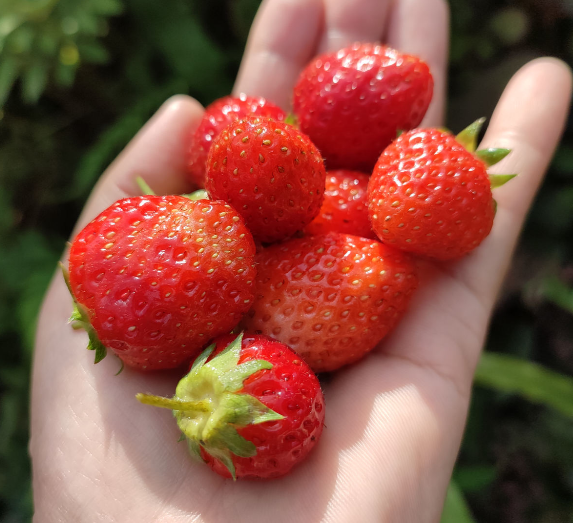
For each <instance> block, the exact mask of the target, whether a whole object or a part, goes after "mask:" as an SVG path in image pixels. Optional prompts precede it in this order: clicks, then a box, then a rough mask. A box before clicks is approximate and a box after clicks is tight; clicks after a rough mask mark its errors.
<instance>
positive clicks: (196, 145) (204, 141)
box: [187, 94, 286, 188]
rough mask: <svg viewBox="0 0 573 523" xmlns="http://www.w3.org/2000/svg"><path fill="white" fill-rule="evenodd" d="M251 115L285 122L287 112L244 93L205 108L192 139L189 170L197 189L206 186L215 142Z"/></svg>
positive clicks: (221, 99) (217, 101)
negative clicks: (212, 145)
mask: <svg viewBox="0 0 573 523" xmlns="http://www.w3.org/2000/svg"><path fill="white" fill-rule="evenodd" d="M249 114H256V115H259V116H268V117H270V118H273V119H275V120H284V119H285V117H286V113H285V112H284V111H283V110H282V109H281V108H280V107H277V106H276V105H274V104H272V103H271V102H268V101H267V100H265V99H264V98H261V97H259V98H255V97H252V96H246V95H245V94H241V95H239V96H225V97H224V98H220V99H219V100H215V101H214V102H213V103H212V104H211V105H209V106H207V107H206V108H205V113H203V118H202V119H201V121H200V122H199V126H198V127H197V130H196V131H195V132H194V133H193V136H192V137H191V146H190V149H189V159H188V163H187V171H188V173H189V178H190V179H191V181H192V182H193V183H194V184H195V185H196V186H198V187H201V188H202V187H204V186H205V163H206V162H207V155H208V154H209V149H210V148H211V144H212V143H213V140H214V139H215V138H217V136H219V134H220V133H221V131H222V130H223V129H224V128H225V127H227V125H229V124H230V123H232V122H233V121H235V120H238V119H240V118H243V117H245V116H248V115H249Z"/></svg>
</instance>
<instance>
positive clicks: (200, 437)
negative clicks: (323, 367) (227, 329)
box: [137, 334, 324, 479]
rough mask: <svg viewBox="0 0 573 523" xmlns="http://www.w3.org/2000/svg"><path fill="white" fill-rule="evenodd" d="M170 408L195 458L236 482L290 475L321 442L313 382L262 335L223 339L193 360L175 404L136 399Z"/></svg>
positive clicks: (319, 404)
mask: <svg viewBox="0 0 573 523" xmlns="http://www.w3.org/2000/svg"><path fill="white" fill-rule="evenodd" d="M137 398H138V399H139V401H141V402H142V403H146V404H148V405H154V406H157V407H164V408H169V409H172V410H173V414H174V415H175V418H176V419H177V424H178V425H179V428H180V429H181V432H182V433H183V435H184V436H185V437H186V438H187V442H188V445H189V449H190V451H191V453H192V455H194V456H196V457H198V458H200V459H202V460H204V461H205V462H206V463H207V464H208V465H209V466H210V467H211V468H212V469H213V470H214V471H215V472H217V473H218V474H220V475H221V476H225V477H227V478H230V477H233V479H237V478H239V479H271V478H276V477H279V476H283V475H285V474H287V473H288V472H289V471H290V470H291V468H292V467H293V466H294V465H296V464H297V463H300V462H301V461H303V460H304V459H305V458H306V456H307V455H308V453H309V452H310V451H311V450H312V448H313V447H314V446H315V445H316V443H317V442H318V439H319V438H320V435H321V433H322V428H323V425H324V398H323V396H322V391H321V390H320V384H319V383H318V379H317V378H316V376H315V375H314V374H313V372H312V371H311V370H310V369H309V367H308V365H306V363H304V361H302V360H301V359H300V357H299V356H298V355H297V354H295V353H294V352H293V351H292V350H290V349H289V348H288V347H287V346H285V345H283V344H282V343H279V342H277V341H274V340H271V339H269V338H267V337H265V336H252V335H249V334H247V335H245V336H244V337H242V335H239V337H237V338H235V339H234V336H223V337H220V338H219V339H217V340H216V341H215V343H213V345H211V346H210V347H209V348H208V349H207V350H206V351H205V352H204V353H203V354H201V356H199V357H198V358H197V360H196V361H195V363H194V364H193V366H192V367H191V370H190V372H189V374H187V375H186V376H185V377H184V378H183V379H182V380H181V381H180V382H179V384H178V385H177V390H176V392H175V396H174V397H173V398H162V397H158V396H152V395H149V394H138V395H137Z"/></svg>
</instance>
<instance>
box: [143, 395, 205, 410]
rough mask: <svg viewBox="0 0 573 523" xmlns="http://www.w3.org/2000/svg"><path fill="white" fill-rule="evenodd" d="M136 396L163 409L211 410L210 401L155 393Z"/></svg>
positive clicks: (146, 403)
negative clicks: (165, 396) (166, 396)
mask: <svg viewBox="0 0 573 523" xmlns="http://www.w3.org/2000/svg"><path fill="white" fill-rule="evenodd" d="M135 397H136V398H137V400H138V401H140V402H141V403H145V405H152V406H153V407H161V408H163V409H170V410H179V411H185V412H209V411H210V408H209V405H210V403H211V402H210V401H209V400H200V401H184V400H180V399H177V398H164V397H163V396H154V395H153V394H141V393H139V394H136V395H135Z"/></svg>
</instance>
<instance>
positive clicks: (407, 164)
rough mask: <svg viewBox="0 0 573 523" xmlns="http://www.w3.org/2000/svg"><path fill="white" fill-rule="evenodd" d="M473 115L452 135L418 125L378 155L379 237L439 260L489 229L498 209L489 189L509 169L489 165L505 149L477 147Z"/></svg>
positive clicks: (372, 186) (374, 218)
mask: <svg viewBox="0 0 573 523" xmlns="http://www.w3.org/2000/svg"><path fill="white" fill-rule="evenodd" d="M482 124H483V120H478V121H477V122H475V123H474V124H472V125H471V126H470V127H468V128H467V129H466V130H465V131H463V132H462V133H460V134H459V135H458V136H457V137H455V136H453V135H452V134H450V133H448V132H444V131H441V130H438V129H415V130H413V131H410V132H408V133H405V134H403V135H402V136H400V137H399V138H398V139H397V140H396V141H395V142H394V143H393V144H392V145H390V146H389V147H388V148H387V149H386V150H385V151H384V152H383V153H382V155H381V156H380V159H379V160H378V163H377V164H376V167H375V169H374V173H373V175H372V177H371V179H370V183H369V186H368V201H369V204H368V205H369V216H370V220H371V222H372V227H373V229H374V231H375V232H376V234H377V235H378V237H379V238H380V239H381V240H382V241H383V242H384V243H388V244H389V245H392V246H393V247H396V248H398V249H400V250H403V251H408V252H412V253H415V254H418V255H421V256H426V257H429V258H435V259H438V260H450V259H455V258H459V257H461V256H464V255H465V254H467V253H469V252H470V251H471V250H473V249H475V248H476V247H477V246H478V245H479V244H480V243H481V242H482V241H483V240H484V239H485V238H486V236H487V235H488V234H489V232H490V231H491V228H492V225H493V218H494V215H495V202H494V200H493V197H492V193H491V187H496V186H499V185H501V184H502V183H505V182H506V181H508V180H509V179H511V178H513V176H514V175H497V176H490V175H488V173H487V168H488V166H490V165H494V164H495V163H497V162H498V161H500V160H501V159H503V158H504V157H505V156H507V154H509V150H507V149H488V150H484V151H477V153H475V154H474V151H475V146H476V143H475V142H476V137H477V134H478V133H479V129H480V128H481V125H482Z"/></svg>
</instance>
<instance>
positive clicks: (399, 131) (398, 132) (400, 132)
mask: <svg viewBox="0 0 573 523" xmlns="http://www.w3.org/2000/svg"><path fill="white" fill-rule="evenodd" d="M405 132H406V131H404V129H396V138H400V136H402V135H403V134H404V133H405Z"/></svg>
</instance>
